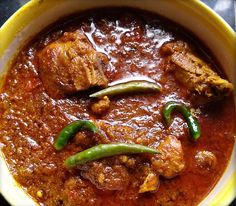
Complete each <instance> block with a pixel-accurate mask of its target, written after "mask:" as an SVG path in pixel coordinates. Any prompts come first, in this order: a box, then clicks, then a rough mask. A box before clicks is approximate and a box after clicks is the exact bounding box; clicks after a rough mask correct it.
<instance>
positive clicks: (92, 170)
mask: <svg viewBox="0 0 236 206" xmlns="http://www.w3.org/2000/svg"><path fill="white" fill-rule="evenodd" d="M79 169H81V175H82V176H83V177H84V178H85V179H88V180H90V181H91V183H93V184H94V185H95V186H96V187H97V188H98V189H101V190H123V189H124V188H126V187H127V185H128V184H129V173H128V171H127V169H126V167H125V166H122V165H109V164H107V163H106V162H96V161H94V162H92V163H89V164H87V165H84V166H81V167H80V168H79Z"/></svg>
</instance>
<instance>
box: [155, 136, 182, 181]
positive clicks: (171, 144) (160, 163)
mask: <svg viewBox="0 0 236 206" xmlns="http://www.w3.org/2000/svg"><path fill="white" fill-rule="evenodd" d="M157 149H158V150H159V151H160V152H161V154H158V155H155V156H154V157H152V158H151V163H152V168H153V169H154V170H155V171H156V172H157V173H158V174H160V175H162V176H164V177H166V178H172V177H175V176H177V175H179V174H180V173H181V172H182V171H183V170H184V167H185V162H184V155H183V150H182V145H181V142H180V141H179V140H178V139H177V138H176V137H174V136H168V137H167V138H166V139H165V140H164V141H163V142H161V143H160V145H159V146H158V148H157Z"/></svg>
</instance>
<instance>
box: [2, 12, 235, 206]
mask: <svg viewBox="0 0 236 206" xmlns="http://www.w3.org/2000/svg"><path fill="white" fill-rule="evenodd" d="M50 29H52V30H51V31H50V32H49V33H46V34H41V35H39V36H38V37H37V38H36V39H34V40H33V41H32V42H31V44H29V46H28V47H26V48H25V49H24V50H22V52H21V53H20V54H19V55H18V57H17V59H16V61H15V63H14V64H13V66H12V68H11V69H10V70H9V72H8V75H7V77H6V82H5V84H4V86H3V88H2V91H1V94H0V100H1V103H0V141H1V146H2V149H3V152H4V154H5V155H6V158H7V161H8V164H9V167H10V170H11V172H12V173H13V175H14V177H15V178H16V180H17V181H18V182H19V183H20V184H21V185H22V186H23V187H24V188H25V189H26V190H27V191H28V192H29V194H30V195H31V196H33V197H34V198H35V199H37V201H38V202H40V204H41V205H45V206H46V205H50V206H52V205H83V204H86V205H111V206H115V205H127V206H129V205H130V206H131V205H196V204H197V203H199V201H201V200H202V199H203V197H205V196H206V194H208V193H209V191H210V190H211V189H212V188H213V187H214V185H215V184H216V182H217V181H218V179H219V178H220V176H221V175H222V174H223V171H224V169H225V167H226V166H227V163H228V160H229V157H230V155H231V152H232V148H233V143H234V138H233V135H234V132H235V108H234V102H233V98H232V97H227V98H225V99H223V100H221V101H218V102H214V103H211V104H208V105H204V106H198V107H195V110H196V111H197V112H196V113H197V116H198V118H199V122H200V124H201V127H202V136H201V138H200V139H199V141H197V142H196V143H194V142H192V141H190V140H189V134H188V129H187V124H186V122H185V121H184V119H183V118H182V116H181V115H177V114H176V115H175V118H174V121H173V123H172V124H171V126H170V127H169V128H167V127H166V125H165V124H164V123H163V119H162V116H161V109H162V107H163V105H164V104H165V103H166V102H167V101H170V100H178V101H181V102H183V103H186V105H188V106H190V107H193V106H194V105H192V102H190V100H189V91H188V90H187V89H186V88H185V87H183V86H182V85H180V84H179V83H178V82H177V81H176V80H175V79H174V77H173V76H172V75H171V74H170V73H166V72H165V71H164V67H165V64H164V58H163V57H162V56H161V55H160V53H159V49H160V47H161V45H162V44H163V43H165V42H167V41H170V40H179V39H181V40H184V41H187V42H188V43H189V44H190V45H191V46H192V47H193V48H195V49H196V50H197V51H198V52H199V55H200V56H203V57H204V58H205V59H206V60H207V61H208V63H209V64H212V65H214V64H213V63H212V60H211V59H209V58H208V57H206V56H204V54H203V53H201V50H202V49H203V50H204V47H201V50H200V48H197V47H196V45H197V44H196V42H195V40H193V39H194V38H189V36H191V34H188V35H185V33H186V31H185V30H184V29H182V28H181V27H179V26H176V25H175V24H172V23H170V22H169V21H167V20H164V19H162V18H160V17H159V16H156V15H153V14H148V13H145V12H143V11H141V12H140V11H135V10H125V12H124V9H121V10H119V9H111V10H103V11H99V10H98V11H92V12H85V13H84V14H81V15H80V16H76V17H74V18H71V19H70V20H68V19H67V21H66V23H57V24H55V25H52V26H51V27H50ZM76 29H80V30H82V31H84V33H85V34H86V36H87V37H88V39H89V40H90V42H91V43H92V44H93V46H94V48H95V49H96V50H98V51H100V52H102V53H105V54H106V55H107V56H108V57H109V60H110V68H109V69H108V70H106V71H105V75H106V76H107V77H108V79H109V82H113V81H116V80H121V79H123V78H127V77H128V78H143V77H145V78H151V79H153V80H154V81H155V82H158V83H159V84H161V85H162V88H163V90H162V92H161V93H156V94H153V93H151V94H130V95H120V96H117V97H112V98H111V99H110V100H111V106H110V108H109V111H108V112H107V113H106V114H105V115H103V116H101V117H97V116H95V115H93V114H92V113H91V111H90V105H91V103H92V101H93V100H91V99H90V98H89V97H88V95H89V94H90V93H92V92H93V91H95V90H91V91H89V92H88V93H87V92H82V93H78V94H77V95H75V96H71V97H68V98H66V99H59V100H54V99H52V98H50V97H49V96H48V95H47V93H46V92H45V89H44V87H43V84H42V83H41V81H40V78H39V76H38V72H37V70H38V68H37V64H36V61H35V54H36V52H37V51H38V50H40V49H42V48H43V47H44V46H46V45H48V44H49V43H50V42H52V41H54V40H56V39H58V38H59V37H60V36H61V35H62V34H63V32H64V31H74V30H76ZM214 66H215V65H214ZM215 68H216V67H215ZM77 119H91V120H93V121H94V122H95V123H96V124H97V125H98V127H99V128H100V129H101V130H103V131H104V132H105V133H106V136H107V138H108V142H127V143H137V144H143V145H148V146H151V147H157V146H158V145H159V144H160V142H161V141H162V140H163V139H165V138H166V137H167V136H169V135H174V136H175V137H177V138H178V139H180V140H181V143H182V146H183V150H184V159H185V161H186V168H185V170H184V172H183V173H182V174H181V175H179V176H177V177H175V178H173V179H165V178H161V180H160V182H161V183H160V187H159V189H158V190H157V192H154V193H145V194H138V188H137V187H135V184H136V183H139V179H142V177H140V176H141V173H140V174H139V171H138V170H137V171H136V172H135V174H134V175H133V177H132V180H130V182H133V184H130V185H128V186H127V188H126V189H125V190H121V191H102V190H99V189H97V188H96V187H95V186H94V185H93V184H91V183H90V182H89V181H88V180H85V179H83V178H82V177H81V176H80V174H79V172H78V171H76V170H75V171H72V172H71V171H68V170H67V169H66V168H64V166H63V160H64V159H65V158H67V157H68V156H70V155H72V154H74V153H76V152H78V151H81V150H83V149H84V148H83V147H82V146H81V145H77V144H75V140H72V141H71V143H70V144H69V145H68V146H67V147H66V148H65V149H64V150H63V151H61V152H56V151H55V149H54V148H53V143H54V140H55V137H56V135H57V134H58V133H59V131H60V130H61V129H62V128H63V127H64V126H66V125H67V124H68V123H70V122H72V121H73V120H77ZM113 129H114V130H113ZM201 150H208V151H211V152H213V153H214V154H215V155H216V157H217V165H216V167H215V168H214V169H213V170H206V169H202V168H199V167H198V166H197V165H196V162H195V159H194V156H195V154H196V152H197V151H201ZM109 161H111V162H112V161H114V159H112V158H111V159H110V160H109ZM143 164H144V163H143ZM75 177H77V180H76V181H77V183H76V186H74V185H73V186H71V181H72V180H73V179H74V178H75ZM71 179H72V180H71ZM71 187H73V188H72V189H70V188H71ZM74 187H76V188H77V189H75V188H74ZM39 190H40V191H42V192H43V197H41V198H40V197H37V195H36V194H37V191H39ZM74 191H76V192H74ZM68 193H69V194H70V196H72V197H73V196H74V199H75V200H76V201H77V202H76V203H73V201H71V200H68ZM72 193H73V194H72ZM72 199H73V198H72Z"/></svg>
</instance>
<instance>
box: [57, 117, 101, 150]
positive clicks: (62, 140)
mask: <svg viewBox="0 0 236 206" xmlns="http://www.w3.org/2000/svg"><path fill="white" fill-rule="evenodd" d="M81 129H87V130H90V131H92V132H94V133H99V130H98V128H97V127H96V125H95V124H94V123H92V122H91V121H89V120H77V121H75V122H72V123H71V124H69V125H68V126H66V127H64V128H63V129H62V130H61V132H60V133H59V135H58V137H57V139H56V141H55V143H54V147H55V148H56V150H61V149H63V147H65V146H66V145H67V143H68V141H69V140H70V139H71V137H73V136H74V135H75V134H76V133H77V132H78V131H79V130H81Z"/></svg>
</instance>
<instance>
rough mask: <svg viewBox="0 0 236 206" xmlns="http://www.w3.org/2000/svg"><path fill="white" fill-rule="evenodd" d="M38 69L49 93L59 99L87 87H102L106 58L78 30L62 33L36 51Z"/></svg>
mask: <svg viewBox="0 0 236 206" xmlns="http://www.w3.org/2000/svg"><path fill="white" fill-rule="evenodd" d="M37 57H38V67H39V69H38V72H39V75H40V78H41V80H42V82H43V84H44V87H45V89H46V91H47V92H48V94H49V95H50V96H52V97H54V98H61V97H64V96H66V95H68V94H74V93H76V92H78V91H82V90H86V89H88V88H89V87H93V86H100V87H105V86H107V84H108V80H107V78H106V76H105V75H104V73H103V69H104V68H105V67H107V66H108V59H107V57H106V56H105V55H104V54H102V53H99V52H97V51H96V50H95V49H94V48H93V47H92V45H91V44H90V42H89V41H88V39H87V37H86V36H85V35H84V34H82V33H81V32H80V31H75V32H65V33H64V34H63V36H62V37H61V38H60V39H58V40H57V41H55V42H53V43H51V44H49V45H48V46H46V47H45V48H43V49H42V50H41V51H39V52H38V54H37Z"/></svg>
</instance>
